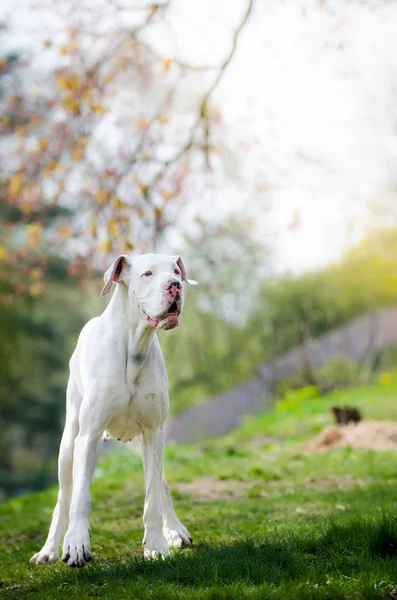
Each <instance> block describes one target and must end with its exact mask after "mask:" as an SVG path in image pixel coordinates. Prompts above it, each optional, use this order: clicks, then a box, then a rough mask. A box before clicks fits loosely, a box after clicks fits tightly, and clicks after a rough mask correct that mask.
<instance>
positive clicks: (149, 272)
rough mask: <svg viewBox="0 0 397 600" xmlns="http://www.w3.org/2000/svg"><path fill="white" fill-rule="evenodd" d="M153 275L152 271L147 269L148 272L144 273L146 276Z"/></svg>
mask: <svg viewBox="0 0 397 600" xmlns="http://www.w3.org/2000/svg"><path fill="white" fill-rule="evenodd" d="M151 275H153V273H152V271H146V273H144V276H145V277H150V276H151Z"/></svg>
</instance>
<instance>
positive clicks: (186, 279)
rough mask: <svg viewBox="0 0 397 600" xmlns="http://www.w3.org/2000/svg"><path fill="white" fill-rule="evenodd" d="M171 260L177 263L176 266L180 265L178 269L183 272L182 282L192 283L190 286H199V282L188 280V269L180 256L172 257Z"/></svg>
mask: <svg viewBox="0 0 397 600" xmlns="http://www.w3.org/2000/svg"><path fill="white" fill-rule="evenodd" d="M171 258H173V259H174V261H175V262H176V264H177V265H178V267H179V268H180V270H181V273H182V281H186V283H190V285H197V283H198V282H197V281H194V279H188V278H187V275H186V268H185V265H184V264H183V260H182V258H181V257H180V256H172V257H171Z"/></svg>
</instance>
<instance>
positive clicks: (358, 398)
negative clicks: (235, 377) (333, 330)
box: [0, 379, 397, 600]
mask: <svg viewBox="0 0 397 600" xmlns="http://www.w3.org/2000/svg"><path fill="white" fill-rule="evenodd" d="M334 404H343V405H344V404H354V405H356V406H359V407H360V408H361V410H362V412H363V414H364V415H365V416H366V417H368V418H379V419H387V420H397V381H396V380H395V379H393V380H392V381H391V382H390V383H388V384H386V385H382V384H373V385H371V386H368V387H363V388H356V389H352V390H347V391H343V392H337V393H334V394H332V395H330V396H328V397H320V398H317V397H311V398H310V397H309V398H303V397H302V395H301V396H299V394H298V395H294V396H291V397H290V398H289V399H288V400H287V401H284V402H282V403H281V404H280V405H279V406H278V407H276V408H275V409H274V410H273V411H272V412H271V413H268V414H267V415H262V416H260V417H259V418H257V419H247V421H246V422H245V423H244V424H243V426H242V427H240V428H239V429H238V430H237V431H235V432H233V434H231V435H229V436H226V437H225V438H222V439H220V440H217V441H211V442H206V443H204V444H201V445H199V446H191V447H174V448H168V449H167V452H166V474H167V476H168V480H169V482H170V485H171V488H172V489H173V496H174V503H175V507H176V511H177V513H178V515H179V517H180V518H181V520H182V521H183V522H185V524H186V525H187V527H188V528H189V530H190V533H191V534H192V536H193V539H194V542H195V546H194V547H193V548H191V549H186V550H183V551H175V552H173V554H172V556H171V558H169V559H167V560H164V561H162V560H160V561H144V560H143V558H142V551H141V539H142V535H143V527H142V510H143V501H144V495H143V474H142V467H141V461H140V457H139V455H138V453H137V452H136V450H134V449H132V450H129V449H127V448H126V447H123V446H120V451H118V452H117V453H114V454H113V455H111V456H107V457H103V458H102V459H101V460H100V461H99V465H98V469H97V474H96V477H95V480H94V482H93V485H92V491H93V513H92V518H91V529H92V536H93V537H92V550H93V553H94V560H93V561H92V562H91V563H90V564H89V565H87V566H86V567H85V568H84V569H80V570H75V569H70V568H68V567H67V566H65V565H64V564H63V563H57V564H56V565H54V566H43V567H38V566H33V565H29V564H28V559H29V557H30V556H31V555H32V554H33V553H34V552H36V551H37V550H38V549H39V548H40V547H41V545H42V544H43V542H44V540H45V536H46V533H47V529H48V525H49V521H50V517H51V512H52V508H53V505H54V502H55V495H56V489H55V488H51V489H50V490H47V491H45V492H42V493H40V494H35V495H30V496H26V497H22V498H14V499H12V500H10V501H8V502H6V503H4V504H3V505H1V506H0V548H1V551H0V598H9V599H14V600H16V599H18V600H19V599H20V600H28V599H29V598H38V599H40V600H50V599H51V600H52V599H60V600H61V599H66V598H67V599H70V598H77V597H78V598H80V599H82V600H83V599H84V600H85V599H86V598H101V599H104V600H107V599H109V600H113V599H114V600H116V599H117V600H120V599H124V598H128V599H130V598H131V599H132V598H134V599H135V598H138V599H139V598H142V599H143V598H156V599H166V600H167V599H183V598H189V600H196V599H208V600H209V599H211V600H212V599H214V600H215V599H224V600H232V599H236V600H237V599H241V598H250V599H256V598H258V599H262V598H271V599H273V598H274V599H283V600H284V599H291V600H292V599H293V600H300V599H317V598H319V599H322V598H327V599H330V600H338V599H339V598H340V599H342V598H343V599H344V598H348V599H350V598H351V599H352V600H353V599H361V598H362V599H378V600H381V599H392V598H394V594H393V589H394V588H395V587H397V518H396V515H397V492H396V490H397V453H393V452H391V451H382V452H381V451H372V450H353V449H350V448H345V449H337V450H332V451H330V452H326V453H323V454H316V455H314V454H308V453H306V452H305V449H304V446H305V444H306V443H307V441H308V440H309V439H311V438H312V437H313V436H314V435H316V433H317V432H318V431H320V430H321V429H322V428H324V427H325V426H327V425H330V424H331V422H332V420H331V415H330V413H329V408H330V407H331V406H332V405H334Z"/></svg>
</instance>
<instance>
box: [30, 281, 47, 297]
mask: <svg viewBox="0 0 397 600" xmlns="http://www.w3.org/2000/svg"><path fill="white" fill-rule="evenodd" d="M44 290H45V286H44V283H43V282H42V281H38V282H37V283H32V285H31V286H30V287H29V294H30V295H31V296H32V297H33V298H37V296H41V294H42V293H43V292H44Z"/></svg>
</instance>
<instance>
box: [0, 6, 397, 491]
mask: <svg viewBox="0 0 397 600" xmlns="http://www.w3.org/2000/svg"><path fill="white" fill-rule="evenodd" d="M396 30H397V4H396V3H395V2H389V1H387V0H384V1H382V0H372V1H371V0H367V1H365V0H361V1H358V0H350V1H348V0H332V1H331V0H312V1H310V0H307V1H304V0H297V1H294V2H292V1H287V0H284V1H283V0H266V1H264V0H220V1H219V2H216V3H214V2H210V1H209V0H202V1H201V2H193V1H186V0H185V1H183V0H170V1H165V2H161V3H148V2H146V1H145V0H136V1H135V0H120V1H119V0H97V1H96V2H91V1H90V0H79V1H78V2H77V1H76V2H74V1H71V0H64V2H62V3H54V2H47V1H46V0H43V1H41V0H37V1H35V0H12V1H11V0H3V2H2V4H1V8H0V131H1V138H0V165H1V173H0V324H1V330H0V331H1V336H0V427H1V431H2V435H1V438H0V494H1V496H2V497H6V496H8V495H13V494H20V493H23V492H25V491H27V490H31V489H39V488H41V487H44V486H46V485H48V484H49V483H50V482H52V481H54V478H55V477H56V466H55V465H56V456H57V451H58V444H59V440H60V435H61V431H62V426H63V421H64V397H65V387H66V382H67V376H68V361H69V358H70V355H71V353H72V351H73V348H74V345H75V343H76V339H77V335H78V333H79V331H80V329H81V327H82V325H83V324H84V323H85V321H86V320H88V318H90V317H92V316H94V315H96V314H98V313H99V312H101V311H102V310H103V308H104V303H105V300H104V299H101V298H100V297H99V291H100V289H101V284H102V274H103V272H104V271H105V270H106V269H107V268H108V266H109V265H110V264H111V262H112V261H113V259H114V257H115V256H116V255H117V254H120V253H128V254H132V255H133V254H139V253H142V252H146V251H156V252H164V253H169V254H176V253H178V254H179V253H180V254H181V255H182V256H183V258H184V261H185V264H186V266H187V269H188V274H189V276H190V277H191V278H194V279H197V280H198V281H199V283H200V286H198V287H197V288H195V289H192V290H186V309H185V312H184V315H183V318H182V321H181V327H180V329H178V330H177V331H175V332H164V333H161V334H160V338H161V344H162V347H163V350H164V354H165V358H166V363H167V366H168V372H169V377H170V396H171V413H172V416H173V417H174V419H173V420H171V421H170V425H169V438H170V439H173V440H174V441H185V442H186V441H187V442H189V441H195V440H199V439H205V438H206V436H207V437H208V436H210V435H211V436H212V435H217V433H221V432H224V431H225V430H227V429H228V428H231V427H232V426H234V425H235V424H236V423H238V422H239V421H241V419H242V418H243V416H244V414H245V413H246V412H250V411H258V410H264V409H265V408H266V406H268V405H269V404H270V403H271V401H272V398H274V397H276V396H277V394H281V393H282V391H283V389H285V386H289V387H290V388H291V387H292V388H300V387H304V386H307V385H315V386H318V387H319V389H321V390H322V391H323V392H324V393H326V392H327V391H329V390H332V389H334V388H335V387H340V386H345V385H354V384H356V383H357V382H360V381H369V380H371V378H374V377H379V376H383V377H387V373H388V372H389V371H391V370H392V369H394V368H395V366H396V361H397V352H395V349H396V348H397V320H396V313H395V312H393V310H394V309H393V306H394V305H395V306H397V170H396V164H397V37H396V34H395V32H396ZM385 310H386V312H385ZM380 311H381V312H380ZM382 311H383V312H382ZM385 315H386V316H385ZM357 319H361V320H359V321H356V320H357ZM357 323H358V325H357ZM353 326H354V329H352V327H353ZM336 328H338V329H337V331H338V332H339V333H338V335H337V337H335V334H333V335H334V337H331V338H330V337H329V334H330V332H334V330H335V329H336ZM327 335H328V337H327ZM322 336H323V337H322ZM324 336H325V337H324ZM321 340H323V342H321ZM324 340H325V341H324ZM331 342H332V343H331ZM316 344H317V345H316ZM321 344H322V345H321ZM294 348H295V349H297V348H298V350H295V351H294V352H295V354H291V351H292V350H291V349H294ZM316 348H317V350H316ZM320 350H321V351H320ZM288 352H289V354H288ZM286 353H287V354H286ZM291 357H292V358H291ZM293 357H295V358H293ZM287 363H288V364H287ZM285 365H287V367H286V366H285ZM283 386H284V387H283ZM214 406H216V407H217V412H214V409H213V407H214ZM197 407H199V408H197ZM225 407H227V409H226V410H225ZM198 410H199V412H197V411H198ZM186 411H187V412H186ZM189 411H190V412H189ZM192 411H193V412H192ZM194 411H196V412H194ZM226 414H229V415H234V416H233V419H232V421H233V422H232V421H230V423H229V421H228V419H227V418H226ZM198 416H199V417H200V418H198ZM192 421H194V423H195V425H194V431H193V429H192V425H191V424H192ZM209 422H211V423H212V429H211V431H210V429H209V425H208V423H209Z"/></svg>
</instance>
